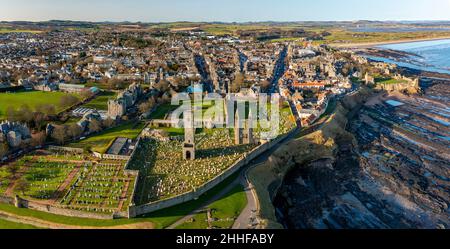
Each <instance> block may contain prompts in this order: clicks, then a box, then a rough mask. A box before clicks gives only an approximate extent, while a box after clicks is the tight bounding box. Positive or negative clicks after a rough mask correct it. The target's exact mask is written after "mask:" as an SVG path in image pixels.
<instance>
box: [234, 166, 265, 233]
mask: <svg viewBox="0 0 450 249" xmlns="http://www.w3.org/2000/svg"><path fill="white" fill-rule="evenodd" d="M260 165H261V164H255V165H252V166H250V167H249V168H248V169H247V170H245V171H244V172H243V173H242V175H241V177H240V178H239V179H240V183H241V185H242V186H243V187H244V190H245V195H246V196H247V206H245V208H244V210H242V212H241V214H240V215H239V217H238V218H237V219H236V220H235V222H234V224H233V227H232V228H233V229H249V228H254V224H256V223H255V221H256V214H257V212H258V210H259V200H258V195H257V194H256V192H255V190H254V187H253V185H252V184H251V182H250V181H249V180H248V178H247V173H248V171H249V170H251V169H253V168H254V167H257V166H260Z"/></svg>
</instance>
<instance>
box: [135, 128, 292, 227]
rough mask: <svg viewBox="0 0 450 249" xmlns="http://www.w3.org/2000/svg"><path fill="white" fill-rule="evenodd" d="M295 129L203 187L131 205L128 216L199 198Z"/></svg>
mask: <svg viewBox="0 0 450 249" xmlns="http://www.w3.org/2000/svg"><path fill="white" fill-rule="evenodd" d="M295 131H296V129H293V130H291V131H290V132H288V133H286V134H284V135H281V136H279V137H278V138H276V139H274V140H272V141H270V142H266V143H264V144H262V145H260V146H258V147H256V148H255V149H253V150H252V151H250V152H249V153H248V154H246V155H245V156H244V157H243V158H241V159H239V160H238V161H236V162H235V163H234V164H233V165H232V166H230V167H229V168H228V169H227V170H225V171H224V172H222V173H221V174H220V175H218V176H216V177H215V178H213V179H212V180H210V181H209V182H207V183H205V184H204V185H202V186H201V187H199V188H198V189H196V190H193V191H191V192H188V193H185V194H181V195H178V196H175V197H172V198H169V199H165V200H160V201H156V202H151V203H147V204H144V205H140V206H133V205H131V206H130V207H129V208H128V217H129V218H133V217H137V216H139V215H143V214H148V213H152V212H155V211H158V210H161V209H164V208H169V207H173V206H176V205H179V204H182V203H185V202H188V201H191V200H194V199H197V198H199V197H200V196H201V195H203V194H204V193H206V192H207V191H209V190H211V189H212V188H214V187H215V186H217V185H218V184H220V183H221V182H223V181H224V180H225V179H227V178H228V177H230V176H231V175H233V174H234V173H236V172H237V171H239V170H240V169H241V168H242V167H244V166H245V165H247V164H249V163H250V162H251V161H252V160H253V159H255V158H256V157H258V156H260V155H261V154H263V153H264V152H266V151H267V150H269V149H271V148H273V147H274V146H275V145H277V144H278V143H280V142H281V141H283V140H284V139H285V138H287V137H288V136H290V135H291V134H292V133H294V132H295ZM133 196H134V192H133Z"/></svg>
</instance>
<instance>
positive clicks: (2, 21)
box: [0, 19, 450, 24]
mask: <svg viewBox="0 0 450 249" xmlns="http://www.w3.org/2000/svg"><path fill="white" fill-rule="evenodd" d="M52 21H62V22H87V23H142V24H161V23H198V24H201V23H225V24H231V23H239V24H244V23H265V22H271V23H301V22H316V23H320V22H331V23H333V22H335V23H339V22H363V21H366V22H450V19H425V20H419V19H414V20H413V19H411V20H407V19H404V20H377V19H359V20H297V21H273V20H258V21H188V20H177V21H129V20H121V21H111V20H98V21H89V20H75V19H48V20H39V21H37V20H34V21H32V20H0V23H13V22H31V23H42V22H52Z"/></svg>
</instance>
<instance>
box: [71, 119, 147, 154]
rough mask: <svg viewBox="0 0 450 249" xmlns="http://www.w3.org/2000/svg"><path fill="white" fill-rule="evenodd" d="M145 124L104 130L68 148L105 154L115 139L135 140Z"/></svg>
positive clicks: (131, 124)
mask: <svg viewBox="0 0 450 249" xmlns="http://www.w3.org/2000/svg"><path fill="white" fill-rule="evenodd" d="M144 127H145V123H138V124H136V123H133V122H131V123H127V124H123V125H120V126H117V127H114V128H111V129H109V130H105V131H103V132H101V133H99V134H97V135H93V136H91V137H89V138H87V139H84V140H82V141H78V142H75V143H72V144H70V145H69V147H75V148H82V149H85V150H87V151H89V150H91V151H96V152H100V153H105V152H106V150H107V149H108V147H109V146H110V145H111V143H112V142H113V140H114V139H115V138H117V137H125V138H131V139H135V138H136V137H137V136H138V135H139V133H141V131H142V130H143V129H144Z"/></svg>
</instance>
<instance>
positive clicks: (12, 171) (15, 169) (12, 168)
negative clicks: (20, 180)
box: [6, 163, 20, 179]
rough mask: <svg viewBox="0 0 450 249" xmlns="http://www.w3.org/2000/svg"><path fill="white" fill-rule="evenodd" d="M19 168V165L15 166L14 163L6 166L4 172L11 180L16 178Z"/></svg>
mask: <svg viewBox="0 0 450 249" xmlns="http://www.w3.org/2000/svg"><path fill="white" fill-rule="evenodd" d="M19 168H20V167H19V165H17V164H15V163H14V164H10V165H8V167H7V168H6V170H7V171H8V173H9V174H10V176H11V179H13V178H14V177H15V176H16V174H17V172H18V171H19Z"/></svg>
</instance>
